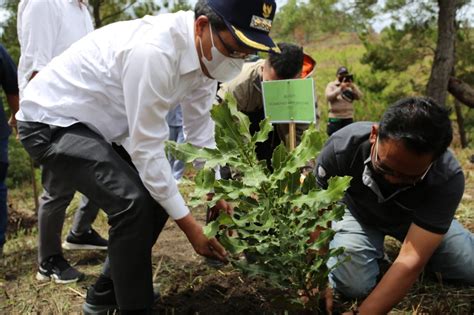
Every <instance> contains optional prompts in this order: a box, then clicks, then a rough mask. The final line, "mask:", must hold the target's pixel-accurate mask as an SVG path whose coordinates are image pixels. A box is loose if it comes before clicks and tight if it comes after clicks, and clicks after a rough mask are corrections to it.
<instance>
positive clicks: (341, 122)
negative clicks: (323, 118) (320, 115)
mask: <svg viewBox="0 0 474 315" xmlns="http://www.w3.org/2000/svg"><path fill="white" fill-rule="evenodd" d="M353 122H354V120H353V119H352V118H344V119H342V118H341V119H338V120H337V121H333V120H329V121H328V126H327V134H328V136H330V135H332V134H333V133H335V132H336V131H338V130H339V129H342V128H344V127H345V126H347V125H350V124H352V123H353Z"/></svg>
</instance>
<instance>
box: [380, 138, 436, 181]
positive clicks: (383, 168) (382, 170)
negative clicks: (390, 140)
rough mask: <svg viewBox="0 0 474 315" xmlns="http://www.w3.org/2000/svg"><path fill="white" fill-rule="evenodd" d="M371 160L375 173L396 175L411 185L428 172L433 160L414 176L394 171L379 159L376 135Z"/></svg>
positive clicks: (420, 179)
mask: <svg viewBox="0 0 474 315" xmlns="http://www.w3.org/2000/svg"><path fill="white" fill-rule="evenodd" d="M371 161H372V166H373V168H374V171H376V172H377V173H379V174H381V175H388V176H393V177H396V178H398V179H399V180H400V181H402V182H404V183H407V184H411V185H415V184H416V183H418V182H421V181H422V180H423V179H424V178H425V176H426V174H428V171H429V170H430V169H431V165H433V162H431V163H430V165H428V167H427V168H426V170H425V171H424V172H423V174H422V175H416V176H412V175H406V174H401V173H399V172H397V171H394V170H392V169H390V168H388V167H387V166H384V165H383V164H382V163H381V162H380V161H379V137H378V136H377V140H376V142H375V150H374V154H373V155H372V159H371Z"/></svg>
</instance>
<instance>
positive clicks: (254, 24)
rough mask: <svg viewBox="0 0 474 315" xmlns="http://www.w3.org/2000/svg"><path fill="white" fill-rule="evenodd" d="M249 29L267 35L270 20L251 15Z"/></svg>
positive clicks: (270, 26) (270, 23)
mask: <svg viewBox="0 0 474 315" xmlns="http://www.w3.org/2000/svg"><path fill="white" fill-rule="evenodd" d="M250 27H251V28H255V29H257V30H260V31H264V32H267V33H268V32H270V29H271V28H272V20H269V19H264V18H262V17H260V16H256V15H253V16H252V21H250Z"/></svg>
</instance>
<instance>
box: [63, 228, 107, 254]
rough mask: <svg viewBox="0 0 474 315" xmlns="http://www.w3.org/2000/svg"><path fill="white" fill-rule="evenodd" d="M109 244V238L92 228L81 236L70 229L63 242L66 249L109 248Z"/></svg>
mask: <svg viewBox="0 0 474 315" xmlns="http://www.w3.org/2000/svg"><path fill="white" fill-rule="evenodd" d="M107 245H108V242H107V240H106V239H104V238H102V237H101V236H100V235H99V233H97V232H96V231H95V230H94V229H90V230H89V231H88V232H86V233H84V234H81V235H79V236H78V235H75V234H74V233H73V232H72V231H70V232H69V234H68V236H67V237H66V240H65V241H64V242H63V248H64V249H99V250H107Z"/></svg>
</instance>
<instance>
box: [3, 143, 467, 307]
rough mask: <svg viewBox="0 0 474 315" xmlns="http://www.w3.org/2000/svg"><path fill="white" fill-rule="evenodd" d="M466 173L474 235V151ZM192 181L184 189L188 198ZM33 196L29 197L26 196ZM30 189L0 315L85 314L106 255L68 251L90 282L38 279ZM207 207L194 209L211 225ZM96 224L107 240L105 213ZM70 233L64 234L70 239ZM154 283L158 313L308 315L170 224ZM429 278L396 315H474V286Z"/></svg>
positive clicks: (9, 258) (20, 205)
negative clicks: (210, 258)
mask: <svg viewBox="0 0 474 315" xmlns="http://www.w3.org/2000/svg"><path fill="white" fill-rule="evenodd" d="M456 153H457V156H458V158H459V159H460V160H461V163H462V164H463V168H464V171H465V174H466V183H467V184H466V191H465V194H464V197H463V201H462V204H461V206H460V207H459V210H458V212H457V214H456V217H457V218H458V219H459V220H460V221H461V222H462V223H463V224H464V225H465V226H467V227H468V228H469V229H470V230H471V231H474V211H473V205H474V200H473V198H474V179H473V176H474V164H472V163H471V162H469V158H470V157H471V155H472V154H473V153H474V150H472V149H468V150H464V151H460V150H456ZM192 187H193V186H192V184H191V183H190V182H188V183H184V184H183V185H181V190H182V192H183V194H184V195H186V194H187V193H188V192H189V191H190V190H191V189H192ZM25 192H26V193H25ZM31 200H32V199H31V191H29V188H28V187H23V188H20V189H16V190H12V191H11V192H10V203H11V204H10V213H11V216H10V228H9V234H8V242H7V244H6V247H5V253H4V257H3V258H1V259H0V314H30V313H37V314H74V313H80V312H81V304H82V303H83V301H84V297H85V292H86V289H87V287H88V286H89V285H91V284H92V283H93V282H94V281H95V279H96V277H97V276H98V274H99V272H100V267H101V264H102V262H103V260H104V259H105V253H104V252H94V251H67V252H65V256H66V258H67V259H68V260H69V261H70V262H71V263H72V264H73V265H74V266H75V267H76V268H78V269H80V270H81V271H83V272H85V274H86V278H85V280H84V281H81V282H79V283H76V284H70V285H56V284H54V283H52V282H43V283H39V282H37V281H36V280H35V279H34V276H35V274H36V270H37V265H36V250H37V247H36V238H37V229H36V219H35V216H34V213H33V212H32V211H31V210H30V209H32V208H33V206H32V201H31ZM77 201H78V198H77V196H76V198H75V200H74V202H73V204H72V205H71V206H70V208H69V209H68V218H67V222H66V227H69V226H70V221H71V219H72V216H73V214H74V209H75V207H76V206H77ZM204 212H205V211H204V207H198V208H196V209H193V213H194V215H195V216H196V217H197V219H198V220H199V221H201V222H203V221H204ZM94 226H95V227H96V228H97V229H98V230H99V231H100V233H101V234H102V235H106V234H107V222H106V218H105V215H104V214H103V213H101V214H100V215H99V218H98V219H97V220H96V223H95V224H94ZM67 231H68V229H67V228H65V229H64V231H63V235H65V234H66V233H67ZM398 247H399V244H398V243H397V242H396V241H394V240H391V239H388V240H387V242H386V251H387V253H388V255H389V256H390V257H391V258H392V259H393V258H395V257H396V253H397V250H398ZM153 268H154V282H155V283H158V284H159V287H160V291H161V299H160V301H159V303H158V304H157V305H156V306H155V308H156V309H155V313H156V314H303V313H304V312H303V311H301V310H299V311H297V310H295V307H294V306H292V305H290V304H288V303H285V302H284V301H285V299H284V297H285V295H286V292H285V291H283V290H278V289H274V288H272V287H271V286H269V285H268V283H266V282H265V281H264V280H263V279H250V278H247V277H246V276H245V275H242V274H240V273H239V272H238V271H236V270H234V269H233V268H232V266H229V265H228V266H224V267H223V268H221V269H215V268H212V267H209V266H208V265H207V264H206V263H205V261H204V260H203V259H202V258H201V257H200V256H198V255H197V254H195V253H194V251H193V249H192V247H191V245H190V244H189V243H188V241H187V239H186V237H185V236H184V234H183V233H182V232H181V231H180V230H179V229H178V227H177V226H176V224H175V223H173V222H171V221H169V222H168V223H167V225H166V227H165V229H164V231H163V233H162V234H161V235H160V238H159V240H158V242H157V243H156V245H155V246H154V249H153ZM425 278H426V277H424V276H422V277H421V278H420V281H418V282H417V283H416V284H415V285H414V287H413V288H412V289H411V291H410V293H409V294H408V295H407V296H406V297H405V298H404V299H403V300H402V301H401V302H400V303H399V304H398V305H397V306H396V307H395V308H394V309H393V310H392V312H391V314H407V313H412V314H474V287H472V286H471V287H465V286H464V287H463V286H459V285H449V284H446V283H442V282H439V281H434V280H430V279H425ZM350 305H351V302H347V301H346V302H342V301H338V302H337V303H336V311H338V312H339V311H342V310H347V309H348V308H349V307H350Z"/></svg>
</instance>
